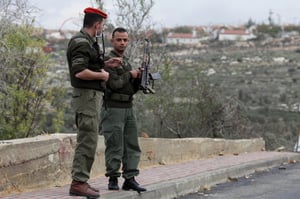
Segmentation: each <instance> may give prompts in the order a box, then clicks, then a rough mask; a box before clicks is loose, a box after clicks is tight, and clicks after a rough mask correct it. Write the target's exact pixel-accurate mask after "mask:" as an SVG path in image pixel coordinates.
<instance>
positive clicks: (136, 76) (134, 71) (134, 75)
mask: <svg viewBox="0 0 300 199" xmlns="http://www.w3.org/2000/svg"><path fill="white" fill-rule="evenodd" d="M130 73H131V76H132V78H133V79H135V78H138V77H139V74H140V72H139V71H138V70H131V71H130Z"/></svg>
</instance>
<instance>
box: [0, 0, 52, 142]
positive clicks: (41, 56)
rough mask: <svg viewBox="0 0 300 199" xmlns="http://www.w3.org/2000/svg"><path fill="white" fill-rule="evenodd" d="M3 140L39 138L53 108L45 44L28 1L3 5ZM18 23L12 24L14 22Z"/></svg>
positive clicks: (0, 126)
mask: <svg viewBox="0 0 300 199" xmlns="http://www.w3.org/2000/svg"><path fill="white" fill-rule="evenodd" d="M0 6H1V10H2V11H3V12H1V19H0V21H1V24H2V26H1V32H0V35H1V43H0V51H1V52H0V73H1V85H0V100H1V105H0V111H1V113H2V115H1V117H0V139H13V138H23V137H29V136H33V135H37V134H40V133H41V132H42V125H43V122H44V119H45V115H46V112H47V111H49V110H51V109H53V107H51V106H50V105H51V98H52V97H53V96H54V95H51V89H47V88H46V84H47V81H48V80H47V76H46V72H47V67H48V66H49V64H50V63H49V61H48V58H47V55H46V54H45V53H44V51H43V47H44V46H45V41H44V40H43V39H42V38H41V37H39V36H38V35H40V34H39V33H38V30H37V29H35V28H34V27H33V22H34V18H32V17H30V15H28V13H30V11H32V10H33V8H32V7H31V6H30V5H28V4H27V1H23V0H12V1H5V0H4V1H0ZM12 21H13V22H15V23H11V22H12Z"/></svg>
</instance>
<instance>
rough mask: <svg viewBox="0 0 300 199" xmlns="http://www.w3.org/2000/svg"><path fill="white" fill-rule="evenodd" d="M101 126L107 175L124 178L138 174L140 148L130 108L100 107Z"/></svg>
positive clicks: (134, 120) (133, 116)
mask: <svg viewBox="0 0 300 199" xmlns="http://www.w3.org/2000/svg"><path fill="white" fill-rule="evenodd" d="M101 127H102V132H103V135H104V138H105V146H106V147H105V166H106V173H105V176H107V177H120V176H121V172H120V167H121V165H122V171H123V172H122V176H123V177H124V178H125V179H129V178H131V177H134V176H137V175H138V174H139V170H138V164H139V161H140V156H141V149H140V147H139V143H138V131H137V125H136V119H135V115H134V113H133V109H132V108H109V107H102V110H101Z"/></svg>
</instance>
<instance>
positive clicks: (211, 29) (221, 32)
mask: <svg viewBox="0 0 300 199" xmlns="http://www.w3.org/2000/svg"><path fill="white" fill-rule="evenodd" d="M264 26H267V25H264ZM290 27H291V26H288V28H285V27H281V26H280V27H279V26H274V27H272V26H267V27H265V29H268V31H270V34H273V35H269V36H272V38H267V37H265V38H264V39H265V42H266V43H265V44H268V43H270V44H271V45H272V43H274V42H276V41H274V38H281V39H284V40H286V42H293V43H294V44H296V43H297V44H298V39H297V38H298V37H299V32H300V31H299V30H298V28H299V27H298V26H292V27H297V28H293V29H291V28H290ZM259 28H260V29H262V28H261V27H258V26H257V25H252V26H250V27H245V26H183V27H179V28H164V29H163V30H162V31H161V32H160V33H156V32H155V31H152V32H153V33H156V35H160V36H159V37H160V42H161V43H164V44H170V45H189V46H196V47H201V46H202V43H207V41H237V42H245V41H246V42H247V41H251V40H255V39H257V38H258V36H259V35H261V32H260V31H261V30H259ZM76 32H77V31H71V30H64V31H62V30H44V36H45V38H46V39H47V40H48V41H51V40H64V39H69V38H71V36H72V35H74V34H75V33H76ZM274 32H277V35H274ZM153 33H152V34H153ZM107 34H109V33H107ZM295 38H296V39H295ZM271 40H272V41H271ZM295 42H296V43H295ZM279 45H281V44H279Z"/></svg>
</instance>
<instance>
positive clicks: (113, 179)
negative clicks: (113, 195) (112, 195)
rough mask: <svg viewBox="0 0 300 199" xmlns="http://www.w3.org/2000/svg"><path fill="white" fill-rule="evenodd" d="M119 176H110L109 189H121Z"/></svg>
mask: <svg viewBox="0 0 300 199" xmlns="http://www.w3.org/2000/svg"><path fill="white" fill-rule="evenodd" d="M119 189H120V188H119V185H118V178H117V177H109V180H108V190H119Z"/></svg>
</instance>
